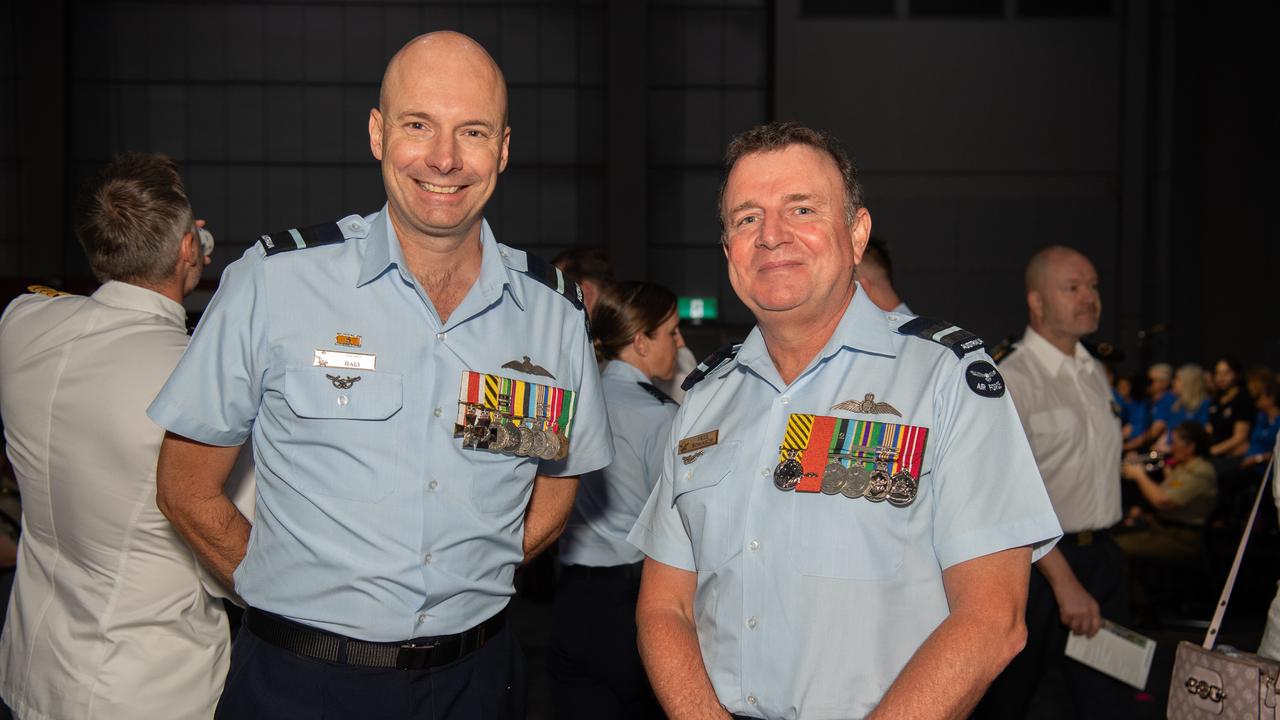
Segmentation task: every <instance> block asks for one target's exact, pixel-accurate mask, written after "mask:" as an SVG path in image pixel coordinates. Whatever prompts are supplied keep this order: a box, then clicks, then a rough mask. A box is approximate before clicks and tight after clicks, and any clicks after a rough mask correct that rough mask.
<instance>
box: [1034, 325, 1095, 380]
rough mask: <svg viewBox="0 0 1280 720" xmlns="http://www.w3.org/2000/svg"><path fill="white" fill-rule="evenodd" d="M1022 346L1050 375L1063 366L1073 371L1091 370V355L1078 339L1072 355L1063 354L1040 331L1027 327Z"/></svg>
mask: <svg viewBox="0 0 1280 720" xmlns="http://www.w3.org/2000/svg"><path fill="white" fill-rule="evenodd" d="M1022 348H1023V349H1024V350H1026V351H1027V352H1029V353H1031V356H1032V357H1034V358H1035V359H1036V360H1037V361H1038V362H1039V363H1040V364H1041V365H1042V366H1043V367H1044V368H1045V369H1046V370H1048V371H1049V373H1050V374H1051V375H1057V374H1058V373H1059V372H1060V371H1061V370H1062V368H1063V367H1067V368H1069V369H1070V370H1072V371H1074V372H1080V371H1081V370H1083V371H1085V372H1091V371H1092V370H1093V356H1092V355H1090V354H1089V351H1088V350H1086V349H1085V347H1084V345H1083V344H1081V343H1080V341H1079V340H1077V341H1076V346H1075V351H1074V353H1073V354H1072V355H1065V354H1063V352H1062V351H1061V350H1059V349H1058V348H1056V347H1054V346H1053V345H1052V344H1050V343H1049V341H1048V340H1046V339H1044V336H1043V335H1041V334H1040V333H1038V332H1036V331H1035V330H1032V329H1031V328H1030V327H1027V331H1026V332H1025V333H1023V335H1022Z"/></svg>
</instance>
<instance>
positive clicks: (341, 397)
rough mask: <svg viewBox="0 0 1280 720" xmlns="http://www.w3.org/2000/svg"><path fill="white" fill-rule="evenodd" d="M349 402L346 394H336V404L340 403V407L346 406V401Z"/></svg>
mask: <svg viewBox="0 0 1280 720" xmlns="http://www.w3.org/2000/svg"><path fill="white" fill-rule="evenodd" d="M349 402H351V401H350V400H348V399H347V396H346V395H339V396H338V405H340V406H341V407H346V406H347V403H349Z"/></svg>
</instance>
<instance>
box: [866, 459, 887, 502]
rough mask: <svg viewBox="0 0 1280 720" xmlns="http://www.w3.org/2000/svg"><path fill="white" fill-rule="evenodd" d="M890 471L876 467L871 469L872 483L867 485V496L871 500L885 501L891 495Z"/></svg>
mask: <svg viewBox="0 0 1280 720" xmlns="http://www.w3.org/2000/svg"><path fill="white" fill-rule="evenodd" d="M889 485H890V480H889V473H887V472H885V471H884V470H881V469H880V468H876V469H875V470H872V471H871V484H869V485H867V492H866V493H865V495H864V497H866V498H867V499H868V500H870V501H871V502H876V503H878V502H884V501H885V500H886V499H888V497H889Z"/></svg>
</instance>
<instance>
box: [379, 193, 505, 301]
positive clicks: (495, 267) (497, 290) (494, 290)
mask: <svg viewBox="0 0 1280 720" xmlns="http://www.w3.org/2000/svg"><path fill="white" fill-rule="evenodd" d="M480 247H481V258H480V275H479V276H478V277H477V278H476V282H475V284H476V286H477V287H479V288H480V292H481V296H482V298H483V299H484V300H485V301H486V302H489V303H492V302H493V301H495V300H497V299H498V296H499V295H501V294H502V289H503V288H504V287H511V295H512V297H513V298H514V299H515V301H516V304H517V305H519V306H520V309H521V310H523V309H524V298H523V297H521V296H519V295H518V294H517V290H516V288H515V284H514V283H511V282H510V277H509V276H508V275H507V268H506V265H507V264H510V265H511V266H512V269H513V270H517V271H523V270H524V269H525V268H524V267H516V265H525V264H526V263H525V260H524V256H523V254H521V253H511V252H509V251H508V250H507V249H506V248H505V247H501V246H499V245H498V241H497V239H496V238H495V237H494V235H493V230H492V229H490V227H489V222H488V221H487V220H485V219H484V218H481V219H480ZM516 255H519V256H520V257H519V258H516V257H515V256H516ZM517 259H518V261H519V262H515V261H516V260H517ZM392 267H394V268H395V269H396V271H397V272H399V273H400V277H401V279H403V280H404V281H405V282H406V283H409V284H413V282H414V279H413V276H412V273H410V272H409V267H408V263H406V262H405V259H404V250H403V249H401V247H400V238H399V237H397V236H396V229H395V228H394V227H393V226H392V225H391V214H390V213H388V212H387V206H386V205H383V206H382V210H380V211H379V212H378V214H377V215H375V216H374V217H372V218H371V219H370V221H369V235H368V238H367V239H366V241H365V242H364V258H363V259H362V260H361V263H360V276H359V277H358V278H357V280H356V286H357V287H359V286H361V285H365V284H367V283H370V282H372V281H373V280H375V279H377V278H378V277H380V276H382V275H383V273H385V272H386V271H387V270H388V269H390V268H392Z"/></svg>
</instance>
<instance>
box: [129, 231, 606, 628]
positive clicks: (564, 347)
mask: <svg viewBox="0 0 1280 720" xmlns="http://www.w3.org/2000/svg"><path fill="white" fill-rule="evenodd" d="M339 226H340V228H341V229H342V231H343V233H344V234H345V235H346V238H347V239H346V241H345V242H341V243H337V244H331V245H323V246H318V247H308V248H305V249H297V250H292V251H289V252H282V253H279V254H275V255H271V256H267V255H265V254H264V250H263V248H262V247H261V245H254V246H253V247H252V248H250V249H249V250H248V251H247V252H245V254H244V257H243V258H241V259H240V260H238V261H236V262H235V263H233V264H232V265H231V266H230V267H228V268H227V270H226V272H225V273H224V274H223V277H222V283H221V285H220V287H219V288H218V293H217V295H216V296H215V297H214V299H213V301H212V302H211V304H210V305H209V309H208V311H207V312H206V313H205V315H204V318H203V319H202V321H201V322H200V326H199V328H198V329H197V331H196V334H195V337H194V338H193V339H192V342H191V346H190V348H189V349H188V350H187V353H186V355H185V356H183V358H182V362H181V363H180V364H179V365H178V368H177V369H176V370H175V371H174V373H173V376H172V377H171V378H170V379H169V382H168V384H167V385H165V387H164V389H163V390H162V391H161V393H160V395H159V397H157V398H156V401H155V403H154V404H152V406H151V408H150V409H149V410H148V414H149V415H150V416H151V418H152V419H153V420H155V421H156V423H158V424H160V425H162V426H164V427H165V428H168V429H169V430H171V431H173V432H175V433H177V434H179V435H183V436H185V437H189V438H192V439H195V440H199V441H201V442H204V443H209V444H212V445H223V446H231V445H237V444H240V443H242V442H243V441H244V440H245V439H246V437H247V436H248V435H249V433H250V432H252V434H253V447H254V455H255V459H256V461H257V472H258V499H257V518H256V520H255V522H254V525H253V532H252V534H251V535H250V537H249V547H248V553H247V554H246V556H245V559H244V561H243V562H242V563H241V564H240V566H239V567H238V568H237V569H236V572H235V581H236V590H237V592H239V594H240V596H241V597H243V598H244V600H245V601H246V602H247V603H248V604H249V605H250V606H253V607H257V608H261V609H264V610H268V611H271V612H274V613H278V614H280V615H283V616H285V617H288V618H291V619H293V620H296V621H298V622H301V623H305V624H307V625H311V626H313V627H317V628H321V629H323V630H328V631H332V632H336V633H341V634H343V635H347V636H351V637H356V638H362V639H366V640H374V641H395V640H403V639H406V638H413V637H422V636H428V635H441V634H449V633H457V632H460V631H462V630H465V629H467V628H470V627H472V626H474V625H476V624H477V623H480V622H482V621H484V620H485V619H487V618H489V617H490V616H492V615H494V614H495V613H497V612H498V611H499V610H501V609H502V608H503V607H504V606H506V604H507V602H508V600H509V597H510V596H511V594H512V592H513V589H512V578H513V576H514V573H515V569H516V566H517V565H519V564H520V562H521V560H522V558H523V550H522V542H523V534H524V513H525V506H526V505H527V504H528V501H529V497H530V494H531V488H532V484H533V478H534V474H535V473H542V474H545V475H557V476H568V475H578V474H581V473H584V472H587V471H590V470H595V469H597V468H600V467H603V466H604V465H606V464H608V462H609V461H610V459H611V458H612V457H613V451H612V446H611V444H610V440H609V424H608V419H607V416H606V414H605V408H604V398H603V396H602V394H601V392H600V386H599V378H598V375H597V371H596V364H595V357H594V355H593V353H592V350H591V345H590V342H589V340H588V338H587V333H586V328H585V323H584V316H583V312H582V311H581V310H579V309H577V308H575V307H574V306H573V304H572V303H571V302H570V301H569V300H568V299H566V298H565V297H564V296H562V295H560V294H559V293H557V292H556V291H555V290H553V289H551V288H550V287H548V286H547V285H544V284H542V283H540V282H539V281H537V280H535V279H534V278H532V277H530V276H528V275H526V274H524V273H523V272H522V271H523V270H525V269H526V267H527V264H526V256H525V253H523V252H521V251H519V250H515V249H512V248H509V247H505V246H503V245H499V244H498V243H497V242H496V241H495V240H494V237H493V233H492V232H491V231H490V230H489V227H488V225H487V224H486V225H485V226H484V227H483V230H482V234H481V243H482V245H483V260H482V263H481V268H480V274H479V277H478V278H477V279H476V281H475V283H474V284H473V285H472V287H471V289H470V291H469V292H468V293H467V295H466V297H465V298H464V299H463V301H462V303H461V304H460V305H459V306H458V308H457V309H456V310H454V311H453V313H452V314H451V315H450V317H449V319H448V321H447V322H444V323H442V322H441V321H440V319H439V316H438V315H437V313H436V312H435V310H434V308H433V307H432V305H431V302H430V300H429V299H428V297H427V295H426V293H425V292H424V291H423V290H422V287H421V286H420V285H419V284H418V283H417V281H416V280H414V278H413V275H412V274H411V273H410V271H409V269H408V268H407V267H406V264H405V261H404V255H403V253H402V252H401V249H400V243H399V241H398V240H397V239H396V235H395V231H394V230H393V229H392V227H391V223H390V221H389V220H388V218H387V215H386V210H385V208H384V209H383V211H382V212H379V213H378V214H376V215H373V216H370V217H369V218H368V219H362V218H360V217H358V216H354V215H353V216H350V217H347V218H344V219H343V220H341V221H340V223H339ZM569 292H573V287H572V285H570V288H569ZM340 333H341V334H347V335H358V336H360V345H359V347H353V346H350V345H340V344H338V342H337V335H338V334H340ZM317 350H321V351H329V352H358V353H365V354H368V355H373V356H374V360H375V369H374V370H373V371H368V370H360V369H342V368H336V367H316V366H314V365H313V362H314V355H315V352H316V351H317ZM526 355H527V356H528V357H529V358H530V361H531V362H532V363H535V364H537V365H540V366H541V367H543V368H545V369H546V370H547V371H549V372H550V373H551V374H552V375H554V379H552V378H548V377H544V376H540V375H527V374H524V373H522V372H520V371H518V370H513V369H510V368H503V367H502V365H503V364H504V363H507V362H510V361H517V362H519V361H521V360H522V358H523V356H526ZM466 370H473V371H478V372H482V373H491V374H496V375H502V376H505V377H511V378H516V379H521V380H527V381H531V382H535V383H539V384H548V385H554V386H557V387H561V388H566V389H570V390H576V391H577V392H578V401H577V416H576V419H575V421H574V424H573V429H572V435H571V438H570V442H571V444H570V452H569V456H568V458H567V459H565V460H563V461H560V462H549V461H540V460H538V459H536V458H529V457H517V456H515V455H511V454H499V453H491V452H488V451H484V450H475V449H463V447H462V441H461V439H459V438H455V437H454V423H455V421H456V420H457V418H458V399H459V392H460V388H461V381H462V376H463V372H464V371H466ZM329 375H334V376H337V377H339V378H350V377H354V376H359V377H360V380H358V381H355V382H354V383H350V387H349V388H346V389H342V388H339V387H338V386H337V385H338V383H337V382H335V381H333V380H331V379H330V378H329V377H327V376H329Z"/></svg>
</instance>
